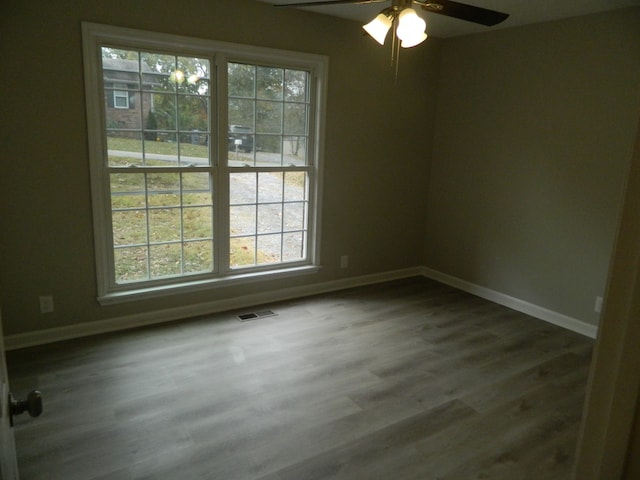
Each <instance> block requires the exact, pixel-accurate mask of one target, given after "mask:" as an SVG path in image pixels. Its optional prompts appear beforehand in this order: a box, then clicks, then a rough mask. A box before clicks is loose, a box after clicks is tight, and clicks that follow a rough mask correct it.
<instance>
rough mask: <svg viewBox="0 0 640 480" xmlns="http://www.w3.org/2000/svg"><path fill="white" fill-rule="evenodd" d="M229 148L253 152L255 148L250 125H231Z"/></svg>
mask: <svg viewBox="0 0 640 480" xmlns="http://www.w3.org/2000/svg"><path fill="white" fill-rule="evenodd" d="M228 138H229V150H230V151H234V152H235V151H236V150H238V151H240V152H247V153H249V152H251V151H252V150H253V134H252V132H251V129H250V128H249V127H245V126H243V125H229V133H228Z"/></svg>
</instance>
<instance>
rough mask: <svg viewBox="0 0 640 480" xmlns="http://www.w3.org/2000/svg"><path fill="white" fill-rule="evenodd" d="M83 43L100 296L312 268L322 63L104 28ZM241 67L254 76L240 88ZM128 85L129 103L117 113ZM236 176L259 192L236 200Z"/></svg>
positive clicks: (89, 30)
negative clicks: (237, 76) (235, 74)
mask: <svg viewBox="0 0 640 480" xmlns="http://www.w3.org/2000/svg"><path fill="white" fill-rule="evenodd" d="M83 34H84V38H85V60H86V61H85V66H86V67H85V71H86V76H85V78H86V82H85V83H86V85H87V93H88V94H87V113H88V118H89V133H90V135H89V137H90V146H91V149H90V152H91V158H92V164H91V170H92V193H93V198H94V217H95V222H94V225H95V230H96V252H97V266H98V286H99V300H100V301H101V302H102V303H112V302H117V301H122V300H125V299H127V298H137V297H138V296H140V295H142V296H155V293H154V292H158V294H160V293H161V292H168V291H170V290H167V289H168V288H169V289H172V288H175V287H180V286H181V285H182V287H181V288H180V289H181V290H184V289H185V288H186V289H187V290H188V289H193V288H200V287H199V286H206V285H208V284H210V283H209V282H212V281H213V282H216V283H217V282H218V281H223V282H225V283H226V282H227V281H233V282H234V283H235V282H236V281H246V280H250V279H252V278H268V277H265V274H268V275H274V274H275V275H277V274H278V272H282V273H283V274H285V275H289V274H294V273H295V272H298V271H299V272H301V273H304V272H305V271H315V270H316V269H317V267H315V265H317V262H318V255H317V250H318V244H317V241H316V238H315V235H316V234H317V231H318V229H317V227H318V225H317V223H318V198H319V188H318V181H319V179H320V175H319V168H318V162H317V160H318V157H317V154H318V153H319V152H320V149H319V144H318V142H317V141H315V140H314V138H321V135H317V134H318V131H319V130H318V125H320V124H321V123H322V122H320V121H319V119H320V118H321V117H322V115H321V111H320V109H319V108H318V105H314V100H313V99H314V98H318V96H317V94H318V93H320V89H319V87H320V86H323V85H324V81H325V80H326V77H325V73H324V72H325V71H324V66H325V63H326V59H324V58H322V57H318V56H314V55H306V54H298V53H293V54H292V53H291V52H278V51H275V50H267V49H261V48H259V47H244V46H238V45H231V44H217V43H216V42H210V41H203V40H195V39H188V38H186V37H175V36H167V35H163V34H151V33H149V32H136V31H133V30H129V29H119V28H115V27H106V26H100V25H95V24H83ZM91 45H93V47H92V46H91ZM116 45H117V46H116ZM96 51H98V52H100V54H99V55H98V56H97V57H94V55H95V52H96ZM254 54H255V58H253V59H252V57H253V56H254ZM226 57H229V58H231V57H233V58H234V61H233V62H228V63H227V62H226V60H225V58H226ZM92 58H93V59H92ZM123 60H127V61H126V62H124V61H123ZM252 60H253V61H252ZM214 65H215V66H214ZM231 65H234V66H236V67H237V68H239V69H244V70H245V72H246V73H247V72H248V75H247V76H245V78H244V79H243V80H242V81H240V82H236V81H233V79H232V78H231V77H232V75H231V74H230V72H231V68H230V66H231ZM318 74H319V75H318ZM227 77H229V81H227ZM312 78H313V82H312ZM320 79H322V80H320ZM124 85H126V91H127V99H128V100H127V101H128V104H129V108H128V109H116V106H115V104H116V103H117V102H116V100H115V96H114V95H115V93H114V92H116V91H118V92H123V91H124V88H123V86H124ZM100 90H101V91H102V93H101V94H100V95H101V96H102V101H100V97H99V96H98V95H97V93H98V92H100ZM91 92H94V93H91ZM322 92H324V88H322ZM118 95H119V94H118ZM96 100H98V101H97V102H96ZM234 102H235V103H236V104H237V106H238V107H240V110H239V111H240V113H241V115H240V116H235V117H234V113H233V112H231V111H230V109H229V106H231V105H233V104H234ZM117 110H120V113H118V112H117ZM98 112H101V113H100V115H99V116H96V113H98ZM227 112H228V113H227ZM225 113H227V115H224V114H225ZM221 114H222V116H221ZM100 117H101V118H102V120H99V118H100ZM220 118H222V119H223V120H226V122H225V121H221V122H217V120H218V119H220ZM231 145H233V147H231ZM238 147H241V148H238ZM237 154H239V155H240V156H241V157H242V158H241V160H238V158H237V156H236V158H234V155H237ZM234 179H235V180H240V179H241V180H242V181H243V182H245V183H246V182H250V183H253V184H255V188H256V195H255V196H254V197H253V198H252V199H250V200H246V199H245V200H243V201H240V202H236V203H234V202H233V201H232V199H231V197H232V195H235V193H234V192H236V191H237V190H238V188H237V187H236V186H234V185H232V181H235V180H234ZM265 185H270V187H271V188H272V189H273V186H274V185H275V186H276V187H277V190H278V193H274V192H273V191H269V193H266V191H265V190H264V188H265V187H264V186H265ZM240 213H242V215H244V216H245V217H246V218H249V219H250V221H249V222H244V223H242V222H240V221H239V217H238V216H237V215H239V214H240ZM105 214H106V215H105ZM247 216H248V217H247ZM203 218H204V219H205V220H202V219H203ZM105 219H107V221H105ZM194 219H195V220H194ZM238 246H239V248H238V251H239V252H240V253H241V254H242V256H237V255H234V249H235V248H236V247H238ZM243 246H245V247H247V248H242V247H243ZM305 266H307V267H313V268H311V269H309V270H305V269H304V268H302V269H300V267H305ZM236 272H237V273H238V274H241V275H240V276H238V277H237V278H236V276H235V273H236ZM252 272H255V273H252ZM194 282H195V283H194ZM156 286H157V287H156Z"/></svg>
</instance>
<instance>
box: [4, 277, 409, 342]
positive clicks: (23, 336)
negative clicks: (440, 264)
mask: <svg viewBox="0 0 640 480" xmlns="http://www.w3.org/2000/svg"><path fill="white" fill-rule="evenodd" d="M419 275H422V270H421V268H420V267H413V268H406V269H402V270H394V271H390V272H383V273H376V274H372V275H364V276H360V277H352V278H345V279H342V280H333V281H330V282H323V283H317V284H313V285H305V286H300V287H292V288H286V289H282V290H275V291H269V292H264V293H256V294H252V295H244V296H242V297H236V298H230V299H225V300H216V301H213V302H206V303H198V304H194V305H184V306H180V307H175V308H169V309H165V310H154V311H151V312H145V313H140V314H135V315H126V316H123V317H115V318H110V319H107V320H97V321H95V322H85V323H78V324H75V325H69V326H67V327H58V328H49V329H45V330H37V331H34V332H28V333H20V334H17V335H8V336H6V337H5V339H4V342H5V348H6V350H16V349H19V348H25V347H32V346H35V345H44V344H47V343H53V342H59V341H62V340H70V339H72V338H80V337H88V336H90V335H97V334H100V333H108V332H115V331H118V330H125V329H128V328H135V327H143V326H146V325H153V324H159V323H164V322H171V321H174V320H181V319H184V318H191V317H197V316H200V315H208V314H213V313H219V312H225V311H230V310H237V309H243V308H247V307H254V306H256V305H262V304H268V303H273V302H278V301H283V300H290V299H292V298H300V297H306V296H310V295H317V294H320V293H327V292H332V291H336V290H343V289H347V288H353V287H360V286H364V285H371V284H375V283H381V282H387V281H390V280H397V279H400V278H408V277H414V276H419Z"/></svg>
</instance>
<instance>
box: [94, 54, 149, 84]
mask: <svg viewBox="0 0 640 480" xmlns="http://www.w3.org/2000/svg"><path fill="white" fill-rule="evenodd" d="M102 81H103V82H104V85H105V88H108V86H113V84H114V83H118V84H127V85H130V86H131V88H132V89H133V90H137V89H139V85H140V67H139V62H138V52H136V51H135V50H120V49H117V48H110V47H102Z"/></svg>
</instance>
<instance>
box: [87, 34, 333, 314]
mask: <svg viewBox="0 0 640 480" xmlns="http://www.w3.org/2000/svg"><path fill="white" fill-rule="evenodd" d="M82 36H83V55H84V74H85V90H86V92H87V94H86V95H85V96H86V111H87V118H88V125H87V129H88V136H89V145H90V148H89V160H90V165H91V191H92V200H93V202H92V204H93V205H92V206H93V216H94V243H95V250H96V271H97V285H98V295H97V297H98V301H99V302H100V303H101V304H103V305H105V304H113V303H120V302H125V301H130V300H138V299H144V298H152V297H156V296H160V295H163V296H164V295H167V294H169V293H189V292H193V291H199V290H203V289H208V288H213V287H221V286H227V285H229V286H230V285H238V284H244V283H249V282H256V281H261V280H272V279H275V278H282V277H288V276H292V275H304V274H309V273H314V272H317V271H318V270H319V269H320V268H321V267H320V238H321V222H320V220H321V216H322V215H321V214H322V201H321V200H322V199H321V194H322V190H323V189H322V184H323V175H322V165H323V161H322V160H323V157H324V138H325V111H326V98H327V79H328V63H329V62H328V58H327V57H326V56H322V55H315V54H307V53H300V52H292V51H286V50H276V49H271V48H265V47H256V46H248V45H239V44H232V43H227V42H219V41H214V40H206V39H197V38H191V37H184V36H179V35H171V34H162V33H154V32H146V31H140V30H134V29H129V28H122V27H113V26H109V25H100V24H95V23H88V22H83V23H82ZM103 44H109V45H113V46H122V48H136V49H145V48H147V49H167V48H169V49H171V50H174V51H180V52H184V53H187V54H193V55H200V56H207V57H212V56H213V54H215V55H216V57H215V58H216V65H217V66H218V68H219V66H220V65H219V63H218V62H220V59H222V60H223V62H224V61H225V60H226V59H228V60H229V61H232V62H248V63H254V64H255V63H264V64H268V65H276V66H277V65H279V64H281V65H282V66H285V67H289V68H295V67H298V68H301V69H306V70H309V71H310V72H311V79H310V81H311V82H314V83H315V85H314V88H313V89H312V92H314V94H315V95H316V98H315V99H314V101H312V112H311V115H312V117H313V120H312V122H311V125H312V126H313V130H312V131H310V132H309V134H310V135H309V137H310V139H311V141H310V142H309V143H310V147H311V148H312V149H313V150H312V151H310V152H309V155H310V157H311V159H312V165H313V169H312V170H311V175H313V176H315V178H313V179H312V180H311V181H310V192H309V201H310V204H311V205H313V209H312V210H313V211H312V215H310V218H309V225H308V229H309V231H308V242H309V244H308V248H307V251H308V256H309V258H308V261H307V262H306V263H305V264H295V263H294V264H291V265H285V266H283V265H282V264H279V265H278V266H276V267H273V266H270V267H264V268H256V269H252V270H251V271H247V270H244V269H238V270H237V271H236V270H234V271H232V272H229V273H226V274H221V273H220V272H218V273H217V274H216V273H215V272H214V274H213V276H212V277H208V278H199V277H197V276H194V277H178V278H175V279H169V280H167V281H166V282H141V283H140V284H131V285H128V286H127V287H126V288H120V287H119V288H114V285H113V282H112V277H113V274H112V270H113V267H112V265H113V258H112V256H113V253H112V252H111V244H110V242H109V241H108V238H110V237H111V235H112V231H111V222H110V205H108V204H107V203H108V202H107V201H106V199H107V193H108V191H109V186H108V185H107V182H106V181H105V175H104V174H103V172H102V171H101V168H98V167H97V166H100V165H101V164H102V162H103V161H104V154H105V153H104V152H106V149H107V147H106V139H105V138H104V131H105V129H104V125H103V124H102V120H101V119H102V118H104V117H103V115H102V110H103V108H104V101H103V98H101V92H100V88H97V87H98V86H99V85H101V77H100V60H99V59H100V55H99V52H100V47H101V46H102V45H103ZM224 64H225V65H226V62H224ZM222 83H224V82H222ZM216 95H217V97H218V98H217V102H216V103H217V104H218V110H217V111H216V112H212V114H215V115H217V119H216V120H217V121H216V125H218V129H217V132H216V133H215V134H217V135H219V136H220V137H221V138H219V141H218V142H217V145H218V152H217V154H218V155H217V156H218V158H224V155H226V154H227V152H226V148H227V145H226V143H227V142H226V135H227V132H226V123H227V120H226V117H227V112H226V105H227V98H226V97H227V91H226V85H219V88H218V89H217V92H216ZM314 107H315V108H314ZM223 126H224V128H223ZM212 134H214V133H212ZM223 136H224V138H222V137H223ZM223 140H224V141H223ZM220 163H221V165H220V167H222V168H221V169H220V171H219V173H220V174H225V173H226V172H227V167H226V165H222V163H224V162H220ZM222 193H223V195H224V192H222ZM227 198H228V194H227ZM219 214H221V215H227V216H228V208H220V210H219ZM226 221H227V222H228V219H226ZM223 241H224V238H223ZM226 241H227V242H228V240H226ZM218 243H222V242H218ZM216 253H217V254H218V255H220V252H216Z"/></svg>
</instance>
